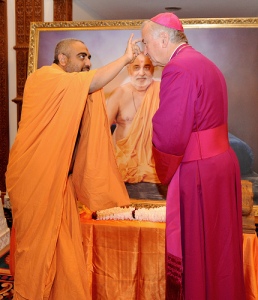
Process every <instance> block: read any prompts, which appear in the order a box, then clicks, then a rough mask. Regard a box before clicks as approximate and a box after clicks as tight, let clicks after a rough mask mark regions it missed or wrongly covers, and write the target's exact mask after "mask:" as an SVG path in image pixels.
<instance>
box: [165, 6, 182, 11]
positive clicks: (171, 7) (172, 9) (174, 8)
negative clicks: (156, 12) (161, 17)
mask: <svg viewBox="0 0 258 300" xmlns="http://www.w3.org/2000/svg"><path fill="white" fill-rule="evenodd" d="M180 9H181V7H175V6H174V7H173V6H169V7H165V10H168V11H176V10H180Z"/></svg>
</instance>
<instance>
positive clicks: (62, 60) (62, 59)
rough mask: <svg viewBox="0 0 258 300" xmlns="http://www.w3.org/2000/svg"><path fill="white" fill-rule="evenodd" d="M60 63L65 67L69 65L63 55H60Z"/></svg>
mask: <svg viewBox="0 0 258 300" xmlns="http://www.w3.org/2000/svg"><path fill="white" fill-rule="evenodd" d="M58 61H59V64H60V65H61V66H65V65H66V63H67V57H66V55H64V54H63V53H60V54H58Z"/></svg>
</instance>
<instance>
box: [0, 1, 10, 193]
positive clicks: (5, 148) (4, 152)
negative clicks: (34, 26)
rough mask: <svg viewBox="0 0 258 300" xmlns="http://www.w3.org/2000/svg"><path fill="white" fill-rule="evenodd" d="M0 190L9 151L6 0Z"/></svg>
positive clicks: (0, 6) (0, 55)
mask: <svg viewBox="0 0 258 300" xmlns="http://www.w3.org/2000/svg"><path fill="white" fill-rule="evenodd" d="M0 28H1V30H0V190H1V191H5V171H6V166H7V161H8V153H9V106H8V101H9V100H8V36H7V0H0Z"/></svg>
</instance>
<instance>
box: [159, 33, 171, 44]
mask: <svg viewBox="0 0 258 300" xmlns="http://www.w3.org/2000/svg"><path fill="white" fill-rule="evenodd" d="M160 37H161V42H162V48H166V47H167V45H168V41H169V36H168V33H167V32H166V31H162V32H161V33H160Z"/></svg>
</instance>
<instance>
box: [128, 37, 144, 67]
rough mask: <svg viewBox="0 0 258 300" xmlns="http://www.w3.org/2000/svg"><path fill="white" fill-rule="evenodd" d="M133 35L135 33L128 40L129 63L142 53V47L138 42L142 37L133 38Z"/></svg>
mask: <svg viewBox="0 0 258 300" xmlns="http://www.w3.org/2000/svg"><path fill="white" fill-rule="evenodd" d="M133 36H134V34H133V33H132V34H131V36H130V38H129V40H128V42H127V48H126V51H125V55H127V56H128V59H129V61H128V63H132V62H133V61H134V59H135V58H136V57H137V55H139V54H140V52H141V49H140V47H139V46H138V45H137V43H139V42H141V41H142V39H140V38H139V39H135V40H133Z"/></svg>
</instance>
